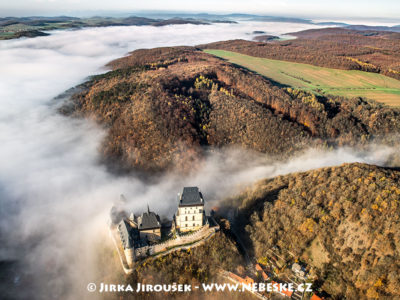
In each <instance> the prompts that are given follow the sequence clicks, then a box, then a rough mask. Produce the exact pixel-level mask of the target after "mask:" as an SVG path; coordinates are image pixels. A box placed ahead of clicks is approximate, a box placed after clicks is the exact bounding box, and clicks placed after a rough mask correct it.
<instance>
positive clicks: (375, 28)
mask: <svg viewBox="0 0 400 300" xmlns="http://www.w3.org/2000/svg"><path fill="white" fill-rule="evenodd" d="M346 28H348V29H353V30H361V31H365V30H373V31H392V32H400V25H395V26H368V25H347V26H346Z"/></svg>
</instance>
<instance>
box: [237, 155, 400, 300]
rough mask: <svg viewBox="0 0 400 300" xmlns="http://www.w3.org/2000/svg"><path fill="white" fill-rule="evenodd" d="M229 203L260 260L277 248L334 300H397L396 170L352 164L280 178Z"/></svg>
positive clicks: (399, 220) (399, 189) (399, 231)
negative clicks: (236, 210)
mask: <svg viewBox="0 0 400 300" xmlns="http://www.w3.org/2000/svg"><path fill="white" fill-rule="evenodd" d="M229 205H233V206H234V207H239V217H238V220H239V221H240V224H241V226H243V227H242V228H244V227H245V229H242V232H241V234H242V235H243V236H244V237H245V238H246V237H247V238H248V243H249V245H252V247H251V248H252V249H253V252H254V254H255V256H256V257H257V258H262V257H264V256H267V251H268V249H272V248H273V247H277V248H274V249H279V250H277V251H280V255H281V256H282V257H284V258H285V259H286V260H287V261H288V262H289V261H292V262H293V260H294V259H299V260H300V261H303V262H305V263H306V264H307V265H309V266H310V267H311V273H312V274H315V275H316V276H317V278H318V280H317V281H316V284H315V286H314V288H315V289H319V290H320V291H324V292H327V293H328V294H329V295H331V296H332V297H333V298H335V299H343V298H344V297H347V299H365V298H367V297H368V298H370V299H375V298H379V299H395V298H396V299H397V298H398V297H400V292H399V289H398V287H399V286H400V171H399V170H393V169H387V168H381V167H377V166H372V165H366V164H359V163H354V164H344V165H341V166H338V167H330V168H323V169H318V170H313V171H309V172H304V173H296V174H290V175H287V176H280V177H276V178H273V179H267V180H264V181H260V182H258V183H257V184H255V185H254V186H253V187H252V188H249V189H248V190H247V191H245V192H244V193H242V194H241V195H239V196H237V197H235V198H233V199H230V200H229ZM239 227H240V226H239ZM287 251H290V252H291V253H293V254H294V257H292V256H291V255H289V254H288V252H287Z"/></svg>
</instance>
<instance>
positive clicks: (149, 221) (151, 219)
mask: <svg viewBox="0 0 400 300" xmlns="http://www.w3.org/2000/svg"><path fill="white" fill-rule="evenodd" d="M138 221H139V230H145V229H155V228H161V223H160V217H159V216H158V215H156V214H155V213H154V212H152V211H147V212H145V213H143V214H142V216H141V217H139V218H138Z"/></svg>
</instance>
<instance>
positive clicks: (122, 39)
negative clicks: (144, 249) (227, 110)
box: [0, 22, 393, 299]
mask: <svg viewBox="0 0 400 300" xmlns="http://www.w3.org/2000/svg"><path fill="white" fill-rule="evenodd" d="M307 28H314V26H311V25H304V24H286V23H279V24H277V23H260V22H256V23H250V22H247V23H243V24H233V25H232V24H218V25H210V26H194V25H179V26H165V27H147V26H144V27H109V28H92V29H84V30H79V31H62V32H61V31H60V32H53V34H52V35H50V36H46V37H38V38H34V39H20V40H11V41H2V42H0V65H1V69H0V141H1V147H0V160H1V165H0V245H1V248H0V261H1V262H3V263H2V264H1V267H0V268H1V269H0V273H1V274H2V275H3V274H4V276H1V277H2V278H7V279H6V280H5V281H3V282H1V283H0V292H1V294H3V295H6V296H10V297H11V296H12V297H14V298H27V297H33V298H43V299H58V298H67V299H77V298H78V299H79V298H82V297H87V296H88V294H87V292H86V285H87V283H88V282H91V281H96V280H98V279H104V278H106V279H107V278H108V279H109V278H114V275H113V274H114V273H117V272H120V271H121V270H120V268H119V265H118V260H116V259H115V256H113V249H112V245H111V242H110V239H109V237H108V232H107V223H106V222H107V219H108V213H109V210H110V208H111V206H112V205H113V202H114V201H116V200H117V199H118V197H119V195H120V194H121V193H123V194H125V195H126V197H127V198H128V200H129V202H128V204H127V207H128V208H129V209H132V210H135V211H141V210H143V209H144V208H145V207H146V205H147V204H149V205H150V207H151V208H152V209H154V210H157V211H158V212H160V213H161V214H164V215H166V216H169V217H171V215H172V214H173V213H174V207H175V203H176V193H177V192H180V191H181V189H182V187H183V186H184V185H197V186H199V187H200V188H201V189H202V191H203V192H204V195H205V197H206V199H212V200H217V199H220V198H223V197H226V196H228V195H231V194H232V193H234V192H236V191H237V189H238V188H240V186H242V185H244V184H250V183H251V182H253V181H254V180H257V179H261V178H264V177H270V176H275V175H278V174H286V173H290V172H294V171H304V170H308V169H313V168H317V167H322V166H328V165H337V164H340V163H343V162H354V161H360V162H368V163H376V164H382V163H384V161H385V158H387V157H389V155H390V154H391V152H392V151H393V149H390V148H384V149H381V148H379V149H380V150H379V151H380V152H379V153H378V152H377V151H376V149H374V148H371V149H370V150H369V151H366V152H364V153H359V152H354V151H353V150H352V149H339V150H334V151H331V152H322V151H316V150H311V151H309V152H306V153H304V154H303V155H302V156H300V157H297V158H294V159H291V160H288V161H286V162H275V161H272V160H271V159H270V158H268V157H267V156H265V155H261V154H257V153H252V152H243V150H238V149H224V150H220V151H214V152H210V154H209V155H208V157H207V158H206V159H205V161H204V164H203V166H202V167H201V169H200V170H199V171H198V172H197V173H195V174H192V175H191V176H189V177H182V176H180V175H179V174H174V173H172V174H168V176H164V177H160V178H157V180H155V181H154V182H153V183H151V184H149V183H146V182H144V181H142V180H141V179H140V178H138V177H136V176H129V177H115V176H113V175H112V174H110V173H108V172H107V170H106V169H105V167H104V166H102V165H101V164H99V163H98V161H99V160H100V157H99V155H100V154H99V152H98V151H97V150H98V147H99V144H100V142H101V140H102V139H103V137H104V135H105V132H104V131H103V130H102V129H101V128H99V127H98V126H97V125H96V124H93V123H91V122H90V121H88V120H76V119H69V118H66V117H64V116H61V115H59V114H57V112H56V111H57V109H56V108H57V106H58V105H59V104H60V103H59V102H57V101H56V100H54V99H53V98H54V97H55V96H57V95H59V94H60V93H62V92H63V91H64V90H66V89H68V88H70V87H72V86H75V85H77V84H79V83H81V82H82V81H83V80H84V79H85V78H86V77H87V76H88V75H91V74H96V73H99V72H101V71H102V69H101V68H102V66H103V65H104V64H105V63H107V62H108V61H110V60H111V59H114V58H117V57H119V56H121V55H124V54H125V53H127V52H128V51H130V50H133V49H137V48H150V47H158V46H167V45H168V46H172V45H195V44H200V43H206V42H213V41H218V40H221V39H233V38H247V39H251V38H252V36H251V35H250V34H249V33H251V32H252V31H254V30H264V31H267V32H268V33H271V34H281V33H285V32H290V31H295V30H301V29H307ZM58 101H61V100H58ZM110 249H111V250H110ZM99 253H102V255H99ZM115 268H116V269H115Z"/></svg>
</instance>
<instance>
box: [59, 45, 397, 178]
mask: <svg viewBox="0 0 400 300" xmlns="http://www.w3.org/2000/svg"><path fill="white" fill-rule="evenodd" d="M109 66H110V67H112V68H113V71H110V72H108V73H105V74H102V75H99V76H95V77H93V78H92V79H91V80H89V81H88V82H86V83H84V84H83V85H82V86H80V92H78V93H76V94H74V96H73V97H72V101H71V102H69V103H68V105H66V106H64V107H63V109H62V111H63V112H64V113H68V114H73V115H75V116H90V117H93V118H94V119H96V120H97V121H98V122H100V123H102V124H103V125H104V126H106V127H107V128H109V130H108V136H107V138H106V140H105V141H104V143H103V147H102V150H103V153H104V155H105V157H106V158H107V159H108V160H111V161H114V162H118V163H120V165H121V166H123V167H124V168H126V169H132V168H136V169H142V170H146V171H155V170H165V169H168V168H170V167H171V166H179V167H180V168H181V169H188V168H193V165H194V164H195V162H196V160H197V159H198V158H199V157H201V156H202V154H203V153H204V149H205V148H206V147H208V146H214V147H221V146H226V145H239V146H241V147H244V148H248V149H252V150H256V151H259V152H264V153H268V154H271V155H275V156H279V157H282V156H289V155H291V154H293V153H295V152H297V151H299V150H302V149H305V148H306V147H310V146H326V145H333V146H335V145H343V144H346V145H354V144H358V143H359V142H367V141H368V140H369V139H371V138H373V137H376V136H384V135H386V134H387V133H393V132H399V131H400V122H399V120H400V118H399V116H400V110H398V109H393V108H389V107H386V106H383V105H380V104H376V103H371V102H367V101H365V100H362V99H359V98H355V99H345V98H340V97H330V98H326V97H316V96H315V95H314V94H311V93H308V92H304V91H300V90H292V89H287V88H282V87H279V86H276V85H274V84H273V83H271V82H270V81H268V80H267V79H265V78H263V77H261V76H259V75H256V74H254V73H252V72H249V71H246V70H244V69H242V68H239V67H236V66H234V65H232V64H230V63H227V62H224V61H223V60H221V59H218V58H216V57H213V56H211V55H208V54H206V53H203V52H202V51H199V50H197V49H195V48H191V47H175V48H156V49H149V50H137V51H134V52H132V53H131V54H130V55H129V56H127V57H123V58H121V59H118V60H116V61H113V62H111V63H110V64H109Z"/></svg>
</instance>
